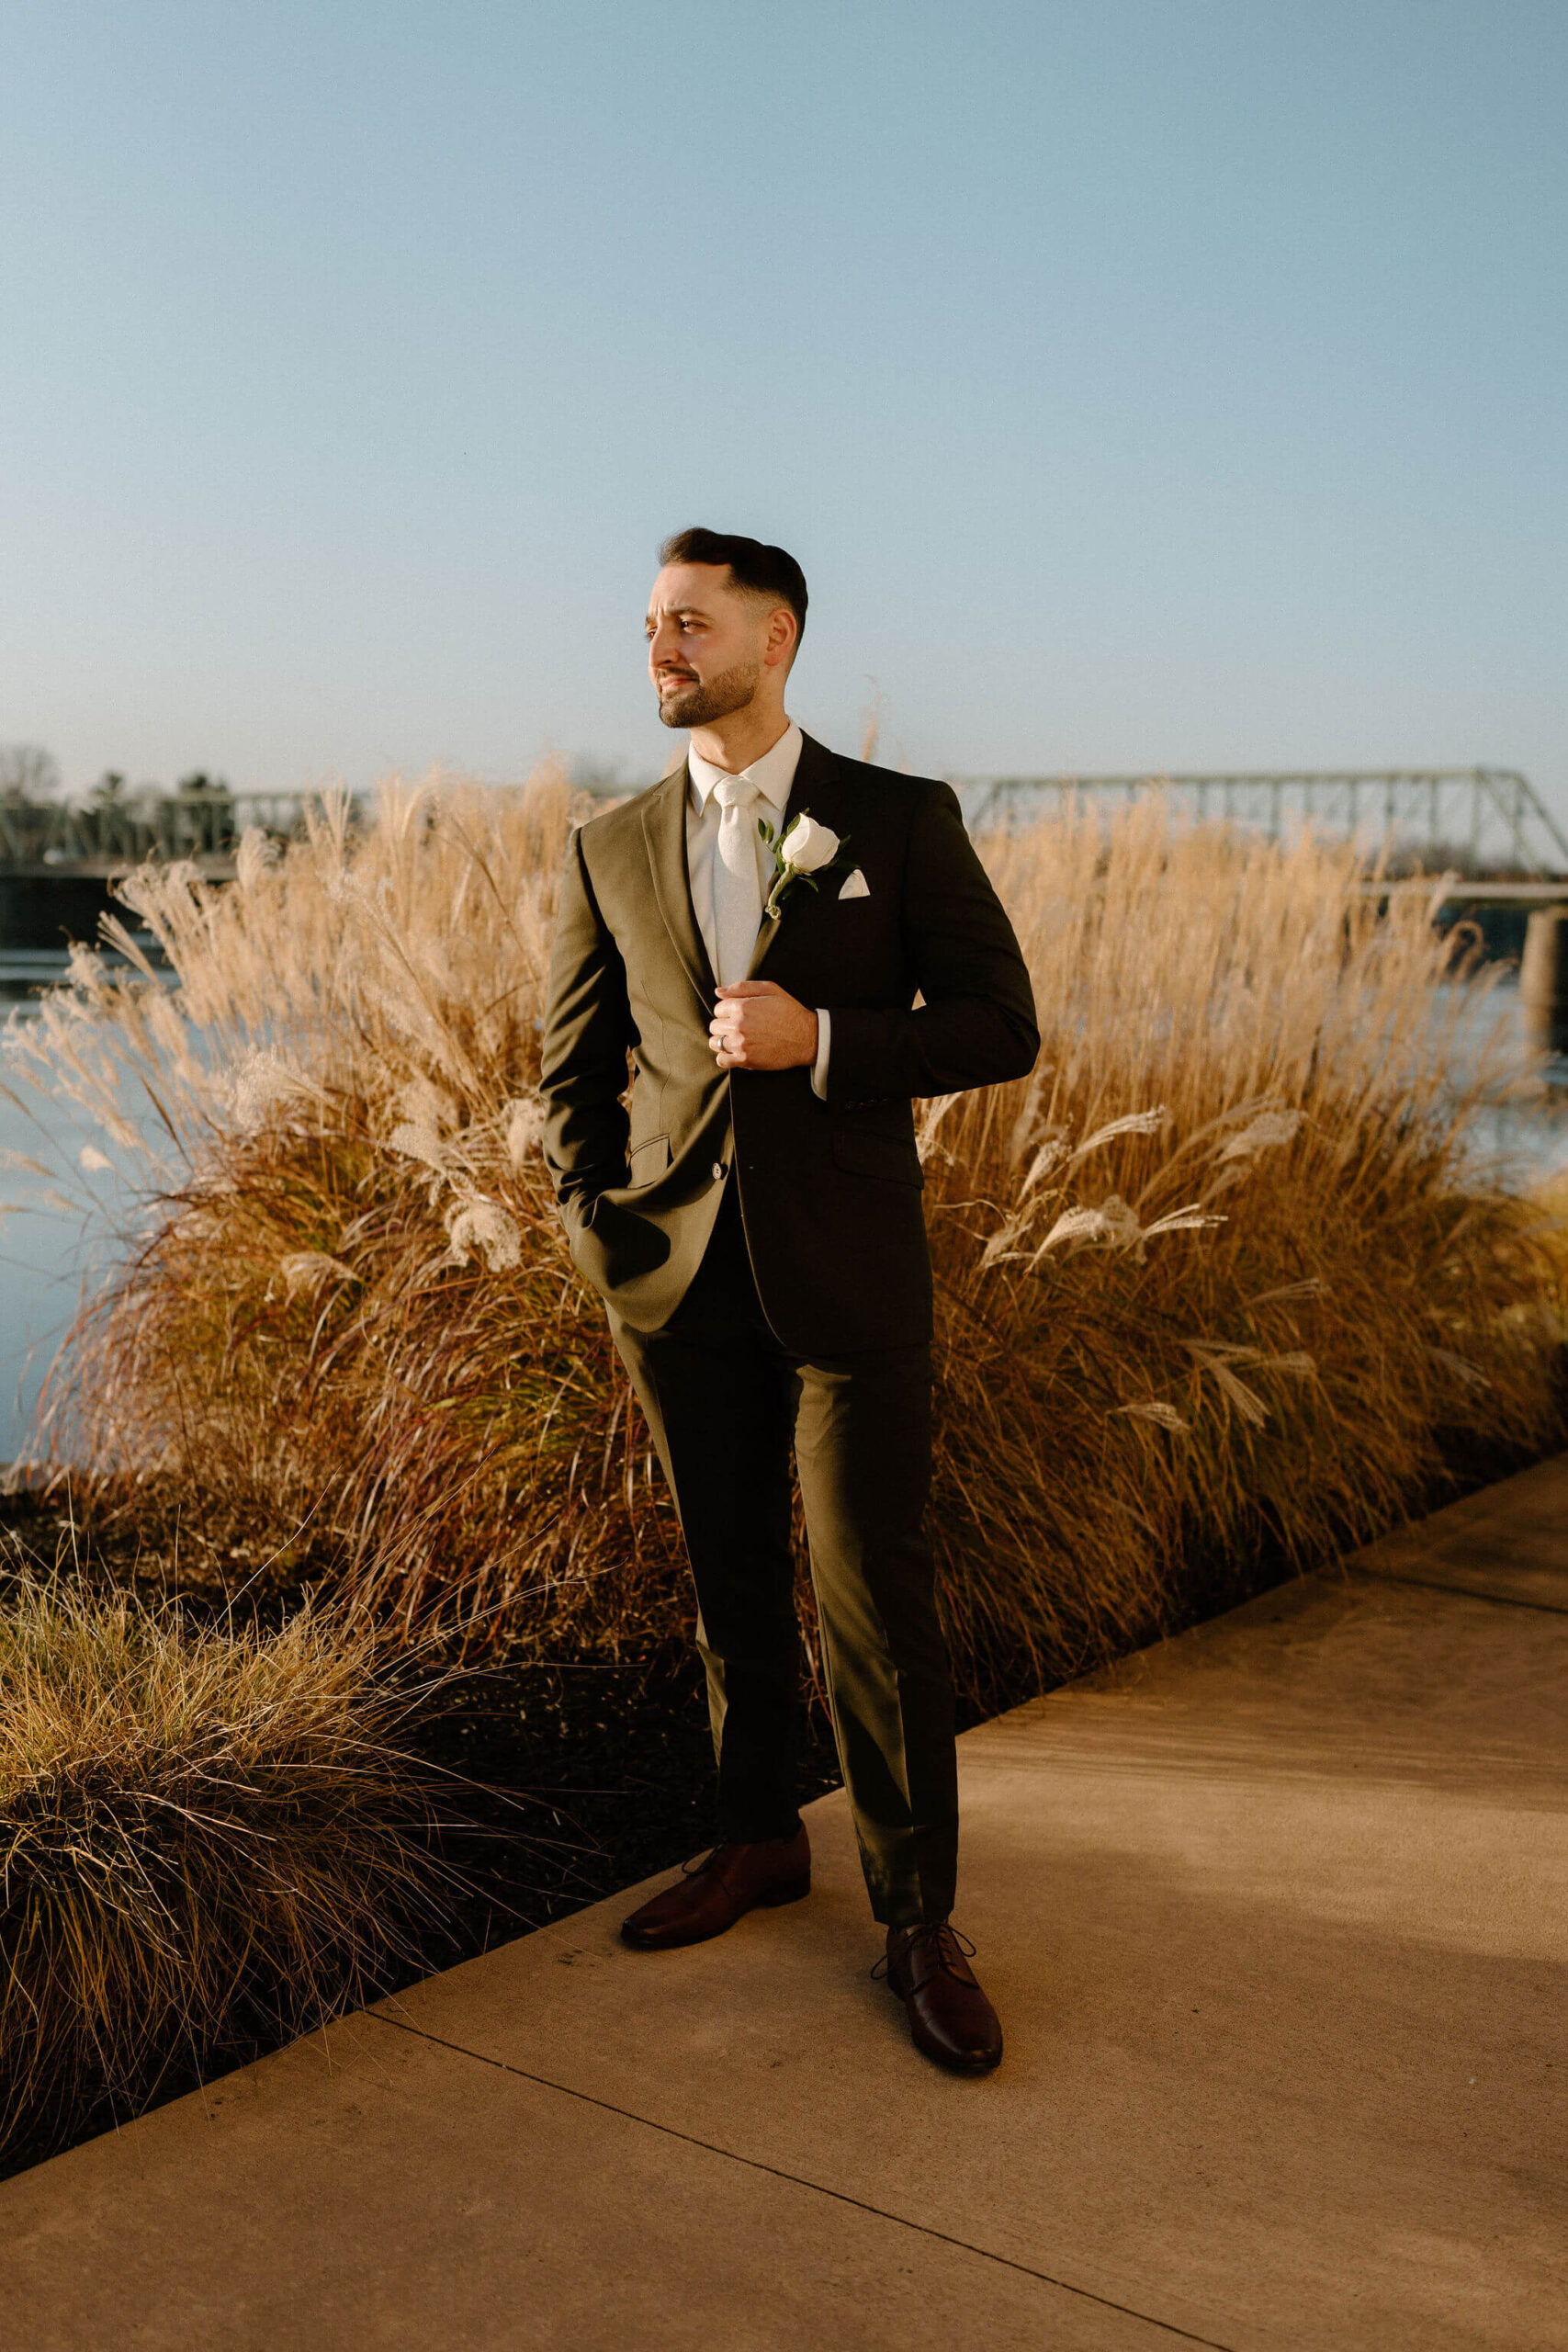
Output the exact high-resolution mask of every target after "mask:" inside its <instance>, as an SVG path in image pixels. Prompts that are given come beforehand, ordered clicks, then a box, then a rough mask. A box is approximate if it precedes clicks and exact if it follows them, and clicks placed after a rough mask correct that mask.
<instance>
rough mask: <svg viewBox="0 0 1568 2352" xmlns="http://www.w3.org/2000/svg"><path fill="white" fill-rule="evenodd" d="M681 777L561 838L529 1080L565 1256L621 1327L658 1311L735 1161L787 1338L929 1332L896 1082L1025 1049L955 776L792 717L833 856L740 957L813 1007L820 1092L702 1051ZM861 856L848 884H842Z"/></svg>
mask: <svg viewBox="0 0 1568 2352" xmlns="http://www.w3.org/2000/svg"><path fill="white" fill-rule="evenodd" d="M687 791H688V778H687V771H686V769H685V768H684V767H683V766H682V768H680V769H679V770H678V771H677V772H676V773H675V774H674V775H669V776H666V777H665V779H664V781H663V782H662V783H661V784H657V785H655V786H653V787H652V788H651V789H650V790H649V791H647V792H644V793H639V794H638V795H637V797H636V798H635V799H633V800H629V801H626V802H623V803H622V804H621V806H620V807H618V808H615V809H606V810H605V811H604V814H603V815H602V816H598V817H592V818H590V820H588V822H587V823H586V824H585V825H583V826H581V828H580V829H579V831H577V832H576V833H575V834H574V835H573V837H572V840H571V842H570V847H569V849H568V852H567V858H566V867H565V872H564V874H563V876H562V882H561V896H560V915H559V921H558V926H557V931H556V939H555V949H554V954H553V956H552V959H551V966H550V978H549V990H548V1001H547V1005H546V1010H545V1021H544V1039H543V1066H542V1074H541V1078H540V1086H541V1091H542V1092H543V1094H544V1098H545V1103H546V1123H545V1156H546V1159H547V1162H548V1164H549V1168H550V1172H551V1176H552V1178H553V1180H554V1182H555V1188H556V1198H557V1201H558V1204H559V1209H560V1214H561V1217H562V1220H563V1222H564V1224H565V1226H566V1229H567V1235H568V1238H569V1241H570V1248H571V1254H572V1257H573V1259H574V1261H575V1262H576V1264H577V1265H578V1267H579V1268H580V1269H581V1272H583V1273H584V1274H585V1275H586V1276H587V1277H588V1279H589V1281H590V1282H591V1283H593V1285H594V1286H595V1288H596V1289H598V1290H599V1291H601V1292H602V1293H603V1294H604V1297H605V1298H606V1300H607V1301H608V1303H609V1304H610V1306H611V1307H612V1308H613V1309H614V1311H615V1314H617V1315H618V1316H619V1317H621V1318H622V1319H623V1320H624V1321H625V1322H626V1323H628V1324H630V1325H631V1326H632V1327H633V1328H634V1329H639V1330H645V1331H646V1330H656V1329H659V1328H660V1326H661V1325H662V1324H664V1323H665V1322H667V1321H668V1320H669V1318H670V1317H671V1315H672V1314H673V1313H674V1310H675V1308H676V1307H677V1306H679V1304H680V1302H681V1299H682V1296H683V1295H684V1293H685V1289H686V1285H687V1284H688V1283H689V1282H690V1281H691V1279H692V1276H693V1275H694V1272H696V1269H697V1266H698V1264H699V1263H700V1261H701V1259H702V1255H703V1252H704V1250H705V1248H706V1246H707V1241H708V1237H709V1234H710V1233H711V1231H712V1229H713V1222H714V1218H715V1216H716V1215H717V1212H718V1204H719V1200H720V1198H721V1195H722V1191H723V1186H724V1183H725V1182H726V1181H727V1180H728V1179H729V1176H730V1170H731V1166H732V1164H733V1180H734V1181H735V1182H738V1183H739V1191H740V1210H741V1216H742V1220H743V1222H744V1226H745V1230H746V1239H747V1243H748V1246H749V1248H750V1257H751V1264H752V1270H753V1272H754V1273H755V1276H756V1282H757V1290H758V1295H759V1296H760V1297H761V1303H762V1307H763V1311H764V1313H765V1314H766V1316H767V1318H768V1321H769V1323H770V1325H771V1326H772V1328H773V1331H774V1332H775V1334H776V1335H777V1337H778V1338H779V1340H781V1341H782V1342H783V1343H784V1346H785V1347H787V1348H789V1349H791V1350H793V1351H795V1352H797V1353H799V1354H801V1355H806V1356H818V1355H846V1354H850V1353H852V1352H854V1351H859V1350H860V1349H863V1348H877V1347H897V1346H902V1345H906V1344H909V1343H911V1342H915V1341H918V1340H924V1339H927V1338H929V1337H930V1334H931V1260H930V1257H929V1255H928V1252H927V1249H926V1233H925V1222H924V1218H923V1216H922V1213H921V1204H920V1186H921V1181H922V1180H921V1174H920V1162H919V1155H918V1154H917V1152H916V1149H915V1139H914V1115H913V1109H912V1103H913V1098H915V1097H916V1096H919V1095H931V1094H951V1093H954V1092H957V1091H960V1090H962V1089H964V1088H965V1087H971V1086H987V1085H993V1084H995V1083H997V1082H998V1080H1003V1079H1010V1078H1021V1077H1023V1076H1024V1075H1025V1073H1026V1072H1027V1071H1028V1070H1030V1069H1032V1067H1033V1063H1034V1058H1035V1056H1036V1054H1037V1053H1038V1051H1039V1048H1040V1037H1039V1032H1038V1030H1037V1029H1036V1027H1035V1022H1034V1000H1033V995H1032V990H1031V988H1030V983H1029V973H1028V970H1027V968H1026V967H1025V965H1024V961H1023V957H1022V956H1021V953H1020V951H1019V944H1018V941H1017V939H1016V937H1015V936H1014V933H1013V929H1012V925H1011V924H1010V922H1009V921H1008V919H1007V916H1006V914H1005V913H1004V912H1003V910H1002V907H1001V904H1000V901H999V900H998V898H997V894H996V892H995V891H994V890H993V889H992V888H991V885H990V882H989V880H988V879H987V875H986V872H985V869H984V867H983V866H982V865H981V864H980V861H979V859H978V858H977V857H976V854H975V851H974V848H973V846H972V845H971V843H970V841H969V837H968V835H967V833H966V832H965V831H964V820H963V817H962V816H961V814H960V811H959V806H958V801H957V797H956V796H955V795H954V793H953V790H952V788H951V787H950V786H947V785H945V784H937V783H932V782H930V781H928V780H927V779H925V778H923V777H919V776H907V775H892V774H891V773H890V772H889V771H888V770H887V769H886V768H874V767H867V766H865V765H863V763H861V762H859V761H858V760H845V759H840V758H839V757H838V756H837V755H836V754H835V753H834V752H829V751H825V750H824V749H823V747H822V745H821V744H819V743H816V742H814V741H812V739H811V738H810V736H807V738H806V741H805V744H804V747H803V749H802V752H801V755H800V763H799V766H798V767H797V769H796V771H795V783H794V786H793V788H792V790H791V793H790V799H789V814H790V816H791V817H792V818H793V817H795V816H797V815H799V814H800V812H801V811H802V810H806V811H807V812H808V813H809V814H810V815H811V816H813V817H815V818H818V820H820V821H821V822H822V823H823V824H825V825H830V826H831V827H832V829H833V831H835V832H836V833H838V834H840V836H841V838H842V841H843V845H844V850H845V854H846V861H847V862H846V865H845V867H844V869H843V871H840V872H837V873H833V874H827V875H824V876H822V877H821V880H820V883H819V886H818V888H817V889H816V890H815V891H814V890H811V889H809V888H807V886H806V885H805V884H804V883H799V884H796V885H795V888H794V889H793V890H792V891H791V892H790V893H789V895H788V897H787V898H786V899H785V901H784V910H783V912H782V914H781V915H779V916H778V917H777V918H776V919H770V918H769V917H767V916H764V917H763V919H762V923H761V930H760V932H759V934H758V941H757V948H756V952H755V954H754V955H753V956H752V958H751V964H750V977H751V978H761V979H769V980H776V981H777V982H778V984H779V986H780V987H781V988H784V989H787V990H788V991H789V993H790V995H791V996H793V997H796V998H798V999H799V1001H801V1002H802V1003H803V1004H807V1005H812V1006H816V1005H825V1006H826V1007H827V1008H828V1010H829V1012H830V1013H831V1015H832V1042H831V1050H830V1054H829V1069H828V1099H827V1101H826V1102H825V1103H824V1102H822V1101H820V1100H819V1099H818V1096H817V1095H816V1094H815V1093H813V1091H812V1088H811V1073H810V1071H809V1070H808V1069H804V1068H802V1069H787V1070H747V1069H736V1070H721V1069H719V1068H718V1067H717V1065H716V1062H715V1060H714V1057H713V1052H712V1049H711V1047H710V1046H709V1045H708V1037H707V1031H708V1022H709V1020H710V1018H711V1016H712V1012H713V1007H714V1001H715V999H714V976H713V972H712V970H711V968H710V967H709V964H708V959H707V955H706V952H705V948H704V945H703V939H702V933H701V932H700V931H699V929H698V927H697V920H696V916H695V913H694V910H693V906H692V893H691V886H690V882H689V880H688V876H687V871H686V797H687ZM857 865H858V866H859V868H860V869H861V872H862V873H863V875H864V876H865V878H866V882H867V885H868V895H867V896H866V897H864V898H853V899H840V897H839V895H838V893H839V891H840V888H841V887H842V883H843V879H844V873H845V872H847V871H848V869H849V868H850V867H852V866H857ZM917 991H918V992H919V995H920V996H921V997H922V999H923V1000H924V1001H923V1002H922V1003H921V1004H920V1006H919V1009H918V1010H915V1009H912V1007H913V1001H914V998H915V995H916V993H917ZM628 1050H629V1051H630V1053H631V1055H632V1057H633V1061H634V1064H635V1072H636V1075H635V1082H634V1084H633V1086H632V1091H631V1101H630V1114H629V1117H628V1114H627V1111H626V1107H625V1106H624V1105H623V1103H622V1102H621V1100H620V1097H621V1096H622V1094H623V1093H624V1092H625V1091H626V1076H627V1069H626V1056H627V1052H628Z"/></svg>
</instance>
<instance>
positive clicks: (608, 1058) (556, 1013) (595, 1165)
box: [539, 830, 635, 1223]
mask: <svg viewBox="0 0 1568 2352" xmlns="http://www.w3.org/2000/svg"><path fill="white" fill-rule="evenodd" d="M634 1042H635V1040H634V1035H633V1028H632V1018H631V1008H630V1004H629V1001H628V999H627V995H626V966H625V965H624V963H623V962H622V961H621V954H620V950H619V948H618V947H617V946H616V945H615V940H614V938H613V937H612V936H611V933H610V931H609V928H608V926H607V924H606V923H605V922H604V918H603V916H602V915H601V914H600V911H599V908H598V904H597V902H596V900H595V899H594V896H593V886H592V882H591V881H590V879H589V876H588V868H587V865H586V862H585V860H584V858H583V854H582V835H581V830H579V831H574V832H573V834H572V836H571V839H570V842H569V843H568V845H567V853H566V862H565V865H564V866H563V868H562V872H561V885H560V906H559V911H558V916H557V920H556V935H555V944H554V946H553V948H552V950H551V954H550V976H549V984H548V988H547V992H546V998H545V1018H544V1023H543V1035H542V1037H541V1039H540V1048H539V1092H540V1094H541V1095H542V1097H543V1098H544V1104H545V1133H544V1148H545V1160H546V1164H547V1167H548V1169H549V1171H550V1179H551V1182H553V1184H554V1185H555V1192H556V1200H557V1203H558V1206H559V1208H560V1211H561V1214H562V1216H563V1217H565V1218H566V1219H567V1221H568V1222H569V1223H570V1222H572V1221H573V1220H575V1221H576V1222H578V1223H581V1222H582V1221H583V1220H584V1219H585V1218H586V1217H587V1216H588V1215H589V1214H590V1212H591V1211H592V1204H593V1202H594V1200H595V1199H596V1198H597V1196H598V1194H599V1193H602V1192H603V1191H604V1187H605V1185H606V1184H621V1183H624V1182H626V1137H627V1135H628V1133H629V1130H630V1121H629V1119H628V1117H627V1115H626V1106H625V1105H624V1103H622V1101H621V1097H622V1095H623V1094H624V1093H625V1092H626V1049H627V1047H628V1046H630V1045H632V1044H633V1043H634Z"/></svg>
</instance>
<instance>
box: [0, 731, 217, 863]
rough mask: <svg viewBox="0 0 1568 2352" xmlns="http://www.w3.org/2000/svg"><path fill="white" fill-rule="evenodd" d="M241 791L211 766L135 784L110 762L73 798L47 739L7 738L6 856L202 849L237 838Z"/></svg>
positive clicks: (2, 834) (2, 849)
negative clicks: (168, 781) (170, 783)
mask: <svg viewBox="0 0 1568 2352" xmlns="http://www.w3.org/2000/svg"><path fill="white" fill-rule="evenodd" d="M233 806H234V795H233V792H232V791H231V788H230V786H229V785H228V783H227V782H226V781H225V779H224V778H223V777H222V776H220V775H209V773H208V771H207V770H206V769H204V768H197V769H193V770H192V772H191V773H190V775H183V776H181V777H180V779H179V781H178V783H177V784H175V786H174V787H173V789H172V790H171V789H170V788H168V787H167V786H163V785H159V784H136V785H133V784H131V783H130V779H129V778H128V777H127V776H126V775H125V774H124V773H123V772H122V771H121V770H120V769H118V768H106V769H105V770H104V773H103V774H102V775H101V776H99V778H98V780H97V782H96V784H95V785H92V786H89V788H88V790H87V791H86V792H85V794H84V795H83V796H82V797H81V798H80V799H79V800H78V801H76V802H75V803H74V804H73V803H72V802H70V801H69V800H67V798H66V797H65V795H64V793H63V792H62V785H61V775H60V764H59V762H58V761H57V760H56V759H55V758H54V756H53V754H52V753H51V752H47V751H45V750H44V748H43V746H42V745H41V744H40V743H3V744H0V857H3V858H5V859H6V860H8V861H10V862H12V863H14V864H18V865H30V864H37V863H43V864H46V865H52V864H56V863H59V862H61V861H63V860H67V859H71V858H78V857H94V856H99V857H103V856H107V857H143V856H145V855H146V854H147V853H148V852H149V850H152V849H160V850H163V851H164V852H165V853H166V854H174V855H184V856H188V855H200V854H212V853H220V852H222V851H224V850H227V849H230V848H231V847H232V845H233V842H234V831H235V829H234V822H233Z"/></svg>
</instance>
